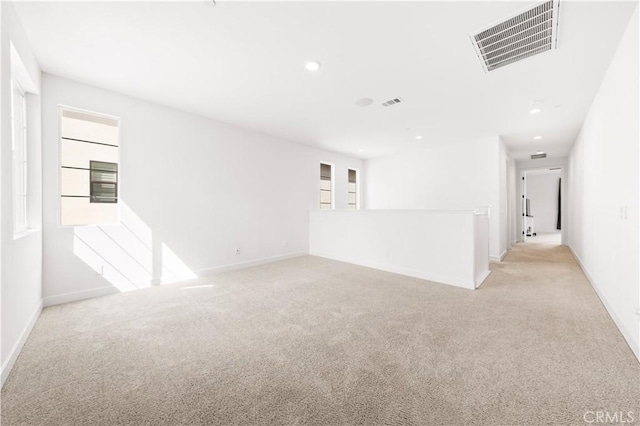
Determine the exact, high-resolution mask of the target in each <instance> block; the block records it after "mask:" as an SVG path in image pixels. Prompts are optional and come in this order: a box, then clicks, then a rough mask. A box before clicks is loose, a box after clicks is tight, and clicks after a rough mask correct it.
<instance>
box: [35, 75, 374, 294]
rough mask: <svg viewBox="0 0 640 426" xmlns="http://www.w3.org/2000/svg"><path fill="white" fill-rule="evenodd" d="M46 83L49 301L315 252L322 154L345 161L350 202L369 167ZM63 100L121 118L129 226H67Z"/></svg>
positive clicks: (342, 197) (343, 189)
mask: <svg viewBox="0 0 640 426" xmlns="http://www.w3.org/2000/svg"><path fill="white" fill-rule="evenodd" d="M42 85H43V103H42V111H43V134H44V139H43V154H44V160H45V161H44V164H43V169H44V206H45V215H44V237H45V238H44V255H45V262H44V277H45V278H44V296H45V303H46V304H52V303H59V302H64V301H67V300H75V299H79V298H84V297H90V296H95V295H99V294H105V293H109V292H113V291H115V290H114V287H116V288H119V289H122V288H125V289H126V288H127V287H131V286H132V285H133V286H134V287H139V286H147V285H149V283H150V282H152V281H153V282H158V281H164V282H166V281H167V280H168V279H171V277H172V276H177V277H178V278H180V277H188V276H190V273H189V271H193V272H195V273H196V274H201V273H206V272H207V271H210V270H212V269H216V268H222V267H228V266H230V265H237V264H240V263H243V262H255V261H260V260H264V259H270V258H279V257H286V256H290V255H296V254H300V253H306V252H307V251H308V249H309V209H315V208H318V206H319V198H320V195H319V183H320V162H321V161H323V162H329V163H333V164H335V177H336V183H335V200H336V207H337V208H346V207H347V169H348V168H356V169H361V168H362V162H361V161H360V160H357V159H353V158H349V157H346V156H343V155H339V154H335V153H330V152H328V151H322V150H319V149H315V148H311V147H305V146H302V145H299V144H294V143H290V142H287V141H283V140H279V139H276V138H273V137H270V136H267V135H264V134H261V133H256V132H253V131H249V130H246V129H241V128H238V127H234V126H230V125H227V124H223V123H220V122H217V121H214V120H210V119H207V118H202V117H199V116H195V115H192V114H187V113H183V112H179V111H176V110H172V109H169V108H165V107H161V106H158V105H155V104H151V103H147V102H143V101H140V100H137V99H133V98H130V97H127V96H123V95H119V94H116V93H112V92H108V91H105V90H101V89H98V88H95V87H90V86H87V85H83V84H80V83H77V82H73V81H70V80H66V79H63V78H59V77H56V76H52V75H48V74H44V75H43V82H42ZM59 104H62V105H66V106H71V107H75V108H80V109H85V110H89V111H95V112H99V113H103V114H109V115H113V116H116V117H120V118H121V141H120V146H121V152H120V155H121V163H120V164H121V166H120V169H121V175H120V178H121V188H120V199H121V201H122V203H121V204H123V206H122V207H123V209H124V210H123V216H122V219H123V222H124V223H123V225H122V226H116V227H100V228H92V227H77V228H61V227H59V226H58V218H57V212H58V171H59V170H58V167H59V165H58V116H57V114H58V112H57V109H58V105H59ZM236 248H239V249H240V254H238V255H236V253H235V250H236ZM96 271H104V274H103V276H99V275H97V274H96Z"/></svg>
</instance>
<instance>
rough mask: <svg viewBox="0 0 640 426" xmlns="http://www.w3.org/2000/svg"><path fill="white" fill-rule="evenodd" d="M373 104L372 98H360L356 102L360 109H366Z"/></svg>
mask: <svg viewBox="0 0 640 426" xmlns="http://www.w3.org/2000/svg"><path fill="white" fill-rule="evenodd" d="M372 103H373V99H371V98H360V99H358V100H357V101H356V105H358V106H359V107H366V106H369V105H371V104H372Z"/></svg>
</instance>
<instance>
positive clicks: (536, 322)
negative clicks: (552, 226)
mask: <svg viewBox="0 0 640 426" xmlns="http://www.w3.org/2000/svg"><path fill="white" fill-rule="evenodd" d="M492 268H493V273H492V274H491V275H490V277H489V278H488V279H487V281H486V282H485V283H484V284H483V285H482V287H481V288H480V289H479V290H477V291H475V292H474V291H470V290H463V289H457V288H454V287H449V286H445V285H439V284H434V283H429V282H425V281H421V280H418V279H412V278H407V277H403V276H399V275H394V274H390V273H385V272H380V271H376V270H373V269H367V268H362V267H358V266H353V265H348V264H344V263H339V262H334V261H330V260H325V259H320V258H314V257H303V258H297V259H293V260H287V261H283V262H278V263H273V264H269V265H265V266H259V267H254V268H250V269H245V270H241V271H236V272H230V273H225V274H222V275H218V276H214V277H210V278H207V279H198V280H195V281H192V282H187V283H182V284H179V285H170V286H165V287H159V288H152V289H147V290H142V291H139V292H135V293H128V294H119V295H114V296H108V297H103V298H98V299H92V300H89V301H83V302H77V303H71V304H66V305H61V306H55V307H51V308H47V309H45V310H44V312H43V313H42V316H41V318H40V319H39V320H38V323H37V325H36V327H35V329H34V330H33V333H32V334H31V337H30V338H29V340H28V342H27V344H26V346H25V347H24V350H23V352H22V354H21V355H20V357H19V359H18V361H17V363H16V365H15V368H14V370H13V373H12V374H11V376H10V377H9V379H8V381H7V383H6V385H5V387H4V389H3V390H2V426H9V425H40V424H46V425H72V424H73V425H119V424H123V425H124V424H126V425H174V424H187V425H197V424H230V425H243V424H262V425H273V424H321V425H345V424H370V425H378V424H386V425H405V424H406V425H410V424H416V425H418V424H419V425H457V424H477V425H497V424H509V425H524V424H532V425H541V424H584V420H583V415H584V412H585V411H587V410H608V411H610V412H615V411H624V412H627V411H630V410H634V411H635V413H636V415H635V418H636V421H640V420H638V417H640V407H639V404H638V402H639V401H640V389H639V383H640V382H639V377H640V365H639V364H638V362H637V361H636V359H635V358H634V356H633V354H632V353H631V350H630V349H629V348H628V347H627V345H626V343H625V342H624V340H623V338H622V336H621V335H620V333H619V332H618V330H617V329H616V327H615V325H614V324H613V322H612V321H611V319H610V318H609V317H608V315H607V313H606V312H605V310H604V308H603V306H602V305H601V303H600V301H599V299H598V298H597V296H596V295H595V293H594V292H593V290H592V289H591V287H590V285H589V283H588V282H587V280H586V279H585V277H584V275H583V274H582V272H581V271H580V269H579V267H578V265H577V264H576V263H575V261H574V260H573V258H572V257H571V254H570V253H569V252H568V250H567V249H566V248H565V247H561V246H545V245H538V244H536V245H529V246H527V245H520V246H516V247H515V249H514V250H513V251H512V252H511V253H510V254H509V255H508V256H507V258H506V259H505V262H503V263H501V264H495V265H493V266H492Z"/></svg>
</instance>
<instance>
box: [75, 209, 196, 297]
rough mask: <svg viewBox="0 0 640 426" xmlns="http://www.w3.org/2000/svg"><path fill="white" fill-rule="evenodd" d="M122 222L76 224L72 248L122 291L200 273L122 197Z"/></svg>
mask: <svg viewBox="0 0 640 426" xmlns="http://www.w3.org/2000/svg"><path fill="white" fill-rule="evenodd" d="M119 204H120V209H121V212H120V218H121V219H120V224H118V225H108V226H107V225H103V226H79V227H75V228H74V240H73V251H74V254H75V255H76V256H78V257H79V258H80V259H82V260H83V261H84V262H85V263H86V264H87V265H88V266H90V267H91V268H92V269H93V270H94V271H95V272H96V274H98V275H101V276H102V277H103V278H104V279H105V280H107V281H108V282H109V283H110V284H111V285H113V286H114V287H116V288H117V289H118V290H120V291H121V292H127V291H133V290H139V289H141V288H147V287H151V286H152V285H157V284H168V283H173V282H177V281H184V280H188V279H192V278H197V276H196V275H195V274H194V273H193V272H192V271H191V269H189V267H188V266H187V265H186V264H185V263H184V262H183V261H182V260H181V259H180V258H179V257H178V256H177V255H176V254H175V253H174V252H173V251H172V250H171V249H170V248H169V247H168V246H167V245H166V244H164V243H160V242H154V241H153V232H152V230H151V228H150V227H149V226H148V225H147V224H146V223H145V222H144V221H143V220H142V219H141V218H140V217H139V216H138V215H136V214H135V213H134V212H133V211H132V210H131V209H130V208H129V207H128V206H127V205H126V204H125V203H124V202H122V201H121V200H120V202H119Z"/></svg>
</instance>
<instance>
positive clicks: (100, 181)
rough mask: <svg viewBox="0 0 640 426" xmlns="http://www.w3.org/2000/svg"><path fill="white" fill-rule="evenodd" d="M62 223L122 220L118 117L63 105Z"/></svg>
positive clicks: (61, 155) (102, 223) (61, 141)
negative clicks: (72, 108) (119, 210)
mask: <svg viewBox="0 0 640 426" xmlns="http://www.w3.org/2000/svg"><path fill="white" fill-rule="evenodd" d="M60 120H61V121H60V135H61V140H60V224H61V225H107V224H114V223H117V222H118V157H119V153H118V150H119V147H118V145H119V143H118V120H117V119H115V118H112V117H107V116H102V115H97V114H93V113H88V112H83V111H82V112H81V111H77V110H71V109H66V108H63V109H62V110H61V117H60Z"/></svg>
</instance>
